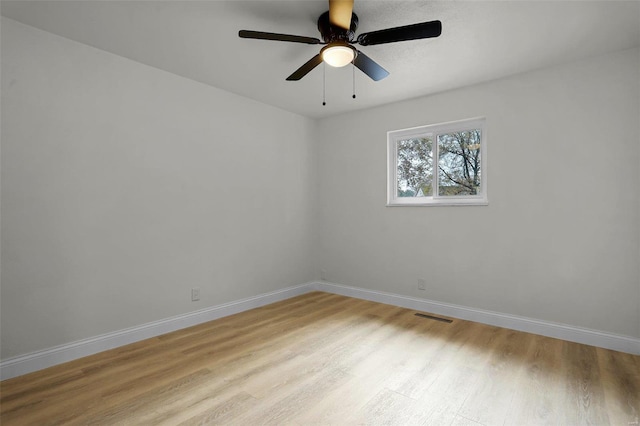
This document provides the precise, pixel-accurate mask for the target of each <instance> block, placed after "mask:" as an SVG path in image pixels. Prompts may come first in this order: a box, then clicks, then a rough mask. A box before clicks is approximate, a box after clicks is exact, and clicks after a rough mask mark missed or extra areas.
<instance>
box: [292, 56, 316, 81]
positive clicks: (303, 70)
mask: <svg viewBox="0 0 640 426" xmlns="http://www.w3.org/2000/svg"><path fill="white" fill-rule="evenodd" d="M321 63H322V56H320V54H319V53H318V54H317V55H316V56H314V57H313V58H311V59H309V60H308V61H307V63H305V64H304V65H303V66H301V67H300V68H298V69H297V70H296V71H295V72H294V73H293V74H291V75H290V76H289V77H287V80H288V81H294V80H300V79H301V78H302V77H304V76H305V75H307V74H308V73H309V72H310V71H311V70H312V69H314V68H315V67H317V66H318V65H320V64H321Z"/></svg>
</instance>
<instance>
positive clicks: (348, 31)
mask: <svg viewBox="0 0 640 426" xmlns="http://www.w3.org/2000/svg"><path fill="white" fill-rule="evenodd" d="M357 28H358V16H357V15H356V14H355V13H353V0H329V11H327V12H325V13H323V14H322V15H320V17H319V18H318V30H319V31H320V35H321V36H322V40H323V41H320V40H319V39H317V38H313V37H304V36H296V35H289V34H278V33H267V32H262V31H249V30H240V32H239V33H238V35H239V36H240V37H242V38H253V39H260V40H276V41H288V42H293V43H304V44H324V45H325V46H324V47H323V48H322V49H320V53H318V54H317V55H316V56H314V57H313V58H311V59H310V60H309V61H307V62H306V63H305V64H304V65H302V66H301V67H300V68H298V69H297V70H296V71H295V72H294V73H293V74H291V75H290V76H289V77H287V80H289V81H291V80H300V79H301V78H302V77H304V76H305V75H307V74H308V73H309V72H310V71H311V70H313V69H314V68H315V67H317V66H318V65H320V64H321V63H322V62H323V61H324V62H325V63H327V64H328V65H331V66H334V67H343V66H345V65H347V64H350V63H353V65H354V66H355V67H357V68H358V69H360V70H361V71H362V72H364V73H365V74H366V75H368V76H369V77H371V79H373V80H375V81H378V80H382V79H383V78H385V77H386V76H388V75H389V72H388V71H387V70H385V69H384V68H382V67H381V66H380V65H378V63H376V62H375V61H374V60H373V59H371V58H369V57H368V56H367V55H365V54H364V53H362V52H361V51H360V50H358V49H356V48H355V47H354V44H359V45H361V46H371V45H374V44H384V43H393V42H397V41H406V40H418V39H423V38H431V37H438V36H439V35H440V33H441V32H442V23H441V22H440V21H430V22H421V23H418V24H413V25H405V26H402V27H394V28H387V29H384V30H378V31H371V32H368V33H362V34H360V35H358V37H357V38H356V37H355V31H356V29H357Z"/></svg>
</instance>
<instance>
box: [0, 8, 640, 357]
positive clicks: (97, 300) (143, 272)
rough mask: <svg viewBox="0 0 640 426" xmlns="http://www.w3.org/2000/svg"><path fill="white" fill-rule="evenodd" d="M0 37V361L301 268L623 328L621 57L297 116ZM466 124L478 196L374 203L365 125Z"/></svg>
mask: <svg viewBox="0 0 640 426" xmlns="http://www.w3.org/2000/svg"><path fill="white" fill-rule="evenodd" d="M1 29H2V34H1V36H2V46H1V47H2V52H1V53H2V105H1V106H2V133H1V138H2V164H1V185H2V188H1V189H2V199H1V203H2V204H1V215H2V229H1V231H2V247H1V248H2V259H1V262H2V270H1V277H0V278H1V280H2V288H1V306H0V312H1V317H0V321H1V327H2V329H1V334H2V353H1V357H2V359H6V358H9V357H12V356H16V355H21V354H25V353H29V352H32V351H36V350H41V349H46V348H50V347H52V346H55V345H59V344H64V343H69V342H72V341H74V340H78V339H82V338H87V337H92V336H96V335H99V334H102V333H106V332H110V331H116V330H121V329H123V328H126V327H130V326H136V325H140V324H143V323H146V322H150V321H154V320H159V319H163V318H167V317H170V316H173V315H177V314H181V313H186V312H190V311H193V310H196V309H200V308H204V307H208V306H212V305H218V304H221V303H224V302H228V301H232V300H238V299H241V298H244V297H249V296H254V295H258V294H261V293H265V292H268V291H272V290H276V289H280V288H283V287H287V286H290V285H295V284H301V283H304V282H307V281H309V280H312V279H314V278H316V277H317V276H319V275H318V273H319V271H320V270H321V269H323V270H324V271H325V275H326V278H327V280H329V281H333V282H336V283H340V284H346V285H353V286H359V287H363V288H368V289H372V290H382V291H388V292H392V293H396V294H404V295H410V296H415V297H425V298H428V299H432V300H437V301H442V302H450V303H455V304H460V305H465V306H469V307H475V308H481V309H489V310H494V311H498V312H503V313H513V314H517V315H523V316H527V317H532V318H539V319H543V320H548V321H557V322H562V323H567V324H570V325H574V326H583V327H588V328H592V329H596V330H602V331H606V332H613V333H619V334H624V335H629V336H633V337H640V270H639V268H640V267H639V265H640V229H639V224H640V215H639V209H640V201H639V191H638V189H637V188H638V185H639V184H640V175H639V171H640V156H639V154H638V149H639V148H638V146H639V143H638V135H639V134H640V128H639V124H638V123H639V121H640V120H639V119H638V118H639V116H640V106H639V99H640V88H639V80H640V79H639V77H640V76H639V69H640V59H639V56H640V55H639V52H638V50H633V51H626V52H619V53H615V54H611V55H608V56H606V57H600V58H594V59H591V60H587V61H583V62H580V63H574V64H569V65H566V66H563V67H558V68H553V69H546V70H541V71H538V72H535V73H530V74H526V75H520V76H516V77H513V78H508V79H503V80H500V81H497V82H493V83H488V84H482V85H477V86H473V87H469V88H464V89H460V90H457V91H452V92H447V93H443V94H439V95H435V96H431V97H427V98H420V99H416V100H409V101H405V102H402V103H398V104H392V105H387V106H384V107H380V108H376V109H371V110H366V111H360V112H354V113H351V114H345V115H341V116H338V117H333V118H328V119H323V120H319V121H317V122H316V121H313V120H310V119H307V118H304V117H301V116H298V115H295V114H292V113H288V112H284V111H281V110H278V109H275V108H272V107H269V106H266V105H263V104H260V103H257V102H254V101H251V100H248V99H245V98H242V97H239V96H235V95H232V94H230V93H227V92H224V91H221V90H217V89H214V88H211V87H208V86H205V85H202V84H199V83H196V82H193V81H190V80H186V79H183V78H180V77H177V76H175V75H172V74H169V73H166V72H163V71H160V70H157V69H154V68H150V67H147V66H144V65H141V64H138V63H135V62H132V61H129V60H126V59H124V58H121V57H117V56H114V55H111V54H108V53H105V52H103V51H99V50H96V49H93V48H90V47H88V46H84V45H81V44H78V43H75V42H72V41H69V40H66V39H63V38H60V37H57V36H54V35H52V34H49V33H46V32H42V31H39V30H36V29H33V28H30V27H27V26H24V25H22V24H19V23H17V22H15V21H11V20H8V19H5V18H3V19H2V28H1ZM425 78H428V75H427V76H425ZM476 116H486V117H487V127H488V137H489V157H488V159H489V169H488V179H489V203H490V204H489V206H487V207H422V208H416V207H413V208H410V207H385V188H386V175H385V172H386V132H387V131H389V130H395V129H401V128H406V127H411V126H418V125H423V124H431V123H438V122H444V121H451V120H458V119H463V118H469V117H476ZM461 246H463V247H464V249H465V252H464V253H460V247H461ZM418 278H424V279H426V280H427V290H426V291H424V292H419V291H418V290H417V289H416V283H417V279H418ZM195 286H198V287H200V288H201V292H202V299H201V301H200V302H191V301H190V289H191V287H195Z"/></svg>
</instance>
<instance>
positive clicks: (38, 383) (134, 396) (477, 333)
mask: <svg viewBox="0 0 640 426" xmlns="http://www.w3.org/2000/svg"><path fill="white" fill-rule="evenodd" d="M0 391H1V399H0V412H1V417H0V423H1V424H2V425H45V424H82V425H84V424H110V425H111V424H117V425H124V424H135V425H139V424H149V425H159V424H168V425H177V424H185V425H195V424H223V425H257V424H277V425H284V424H294V425H295V424H300V425H310V424H334V425H351V424H393V425H410V424H430V425H477V424H484V425H533V424H556V425H587V424H596V425H607V424H610V425H620V426H629V425H637V424H638V423H636V422H638V417H639V416H640V357H638V356H633V355H629V354H625V353H621V352H615V351H610V350H606V349H599V348H595V347H592V346H585V345H580V344H576V343H569V342H564V341H561V340H556V339H551V338H547V337H541V336H537V335H533V334H527V333H521V332H517V331H512V330H507V329H503V328H498V327H491V326H486V325H482V324H478V323H473V322H468V321H462V320H456V319H453V322H452V323H444V322H439V321H434V320H431V319H426V318H422V317H418V316H415V311H412V310H409V309H403V308H398V307H394V306H389V305H383V304H379V303H373V302H367V301H363V300H358V299H352V298H347V297H343V296H337V295H332V294H327V293H319V292H315V293H309V294H306V295H303V296H299V297H296V298H293V299H289V300H286V301H283V302H279V303H276V304H273V305H269V306H265V307H262V308H258V309H254V310H251V311H247V312H244V313H241V314H237V315H233V316H230V317H226V318H222V319H219V320H216V321H212V322H208V323H205V324H201V325H198V326H195V327H191V328H188V329H184V330H180V331H177V332H174V333H170V334H166V335H163V336H159V337H156V338H153V339H149V340H145V341H142V342H138V343H135V344H132V345H128V346H124V347H121V348H117V349H114V350H110V351H107V352H103V353H100V354H96V355H93V356H90V357H86V358H83V359H79V360H76V361H72V362H69V363H66V364H63V365H59V366H55V367H52V368H49V369H47V370H43V371H40V372H36V373H32V374H29V375H26V376H22V377H17V378H15V379H11V380H6V381H4V382H2V383H0Z"/></svg>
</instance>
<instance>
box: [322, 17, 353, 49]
mask: <svg viewBox="0 0 640 426" xmlns="http://www.w3.org/2000/svg"><path fill="white" fill-rule="evenodd" d="M357 29H358V15H356V14H355V13H352V14H351V27H350V28H349V29H348V30H346V29H344V28H341V27H338V26H336V25H332V24H331V22H330V21H329V11H327V12H325V13H323V14H322V15H320V17H319V18H318V30H319V31H320V35H321V36H322V39H323V40H324V42H325V43H332V42H335V41H344V42H347V43H351V41H352V40H353V39H354V37H355V33H356V30H357Z"/></svg>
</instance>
